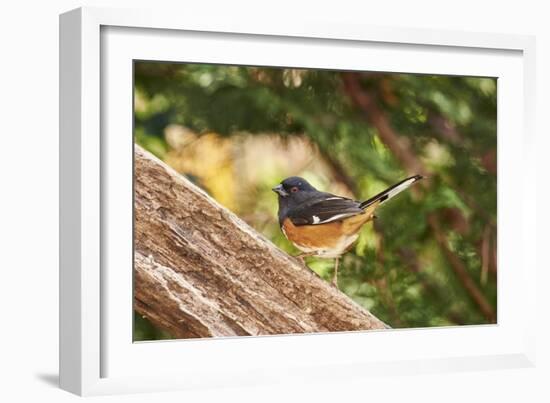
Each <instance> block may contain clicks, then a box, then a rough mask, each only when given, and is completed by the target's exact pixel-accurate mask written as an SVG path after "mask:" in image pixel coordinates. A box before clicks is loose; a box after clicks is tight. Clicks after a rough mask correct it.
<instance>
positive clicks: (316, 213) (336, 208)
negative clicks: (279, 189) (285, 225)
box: [288, 194, 363, 225]
mask: <svg viewBox="0 0 550 403" xmlns="http://www.w3.org/2000/svg"><path fill="white" fill-rule="evenodd" d="M362 212H363V210H362V209H361V207H360V203H359V202H356V201H354V200H351V199H347V198H345V197H339V196H334V195H330V194H328V195H326V196H323V197H322V198H321V199H316V200H311V201H308V202H306V203H303V204H301V205H299V206H297V207H295V208H293V209H291V210H290V211H289V212H288V217H289V218H290V219H291V220H292V223H293V224H294V225H317V224H326V223H329V222H332V221H337V220H341V219H343V218H346V217H351V216H354V215H357V214H361V213H362Z"/></svg>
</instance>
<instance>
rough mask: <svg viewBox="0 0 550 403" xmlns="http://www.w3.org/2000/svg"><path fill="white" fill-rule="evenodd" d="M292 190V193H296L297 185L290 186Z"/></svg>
mask: <svg viewBox="0 0 550 403" xmlns="http://www.w3.org/2000/svg"><path fill="white" fill-rule="evenodd" d="M290 191H291V192H292V193H296V192H297V191H298V188H297V187H296V186H293V187H291V188H290Z"/></svg>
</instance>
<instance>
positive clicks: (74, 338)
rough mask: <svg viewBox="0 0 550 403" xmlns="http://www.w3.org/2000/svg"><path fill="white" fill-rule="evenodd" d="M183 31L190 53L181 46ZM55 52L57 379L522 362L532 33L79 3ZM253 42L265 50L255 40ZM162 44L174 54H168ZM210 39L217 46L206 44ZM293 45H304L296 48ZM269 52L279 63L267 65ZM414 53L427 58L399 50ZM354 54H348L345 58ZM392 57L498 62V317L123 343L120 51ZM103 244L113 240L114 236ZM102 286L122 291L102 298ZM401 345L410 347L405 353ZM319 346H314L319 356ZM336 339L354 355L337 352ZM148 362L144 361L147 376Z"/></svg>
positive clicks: (530, 231) (302, 374)
mask: <svg viewBox="0 0 550 403" xmlns="http://www.w3.org/2000/svg"><path fill="white" fill-rule="evenodd" d="M136 38H139V49H138V48H137V47H136ZM132 41H134V42H132ZM181 41H185V44H186V46H187V47H183V48H182V47H181V46H180V44H181V43H183V42H181ZM220 41H221V42H227V43H231V44H232V45H234V46H225V48H226V52H223V51H221V49H222V48H215V47H216V46H219V42H220ZM231 41H234V42H231ZM237 42H239V43H241V44H246V46H249V48H248V49H250V47H254V46H256V48H254V51H252V52H245V49H246V47H243V46H239V43H237ZM313 44H315V47H316V48H317V47H325V49H330V51H331V52H335V53H338V52H341V55H340V56H341V57H338V58H335V59H334V60H332V61H330V62H327V61H322V60H321V58H316V53H315V51H313V50H312V49H313V47H314V46H313ZM212 46H213V47H214V48H209V47H212ZM60 47H61V53H60V98H61V101H60V385H61V387H62V388H63V389H66V390H68V391H71V392H73V393H76V394H80V395H97V394H113V393H130V392H132V393H135V392H140V391H144V392H145V391H160V390H173V389H188V388H200V387H203V388H204V387H215V386H228V385H233V386H245V385H253V384H261V383H281V382H295V381H296V380H297V379H300V380H301V381H303V380H308V379H317V380H321V379H325V378H326V379H329V378H328V377H330V379H334V378H335V377H338V378H340V379H345V378H347V377H350V378H351V377H353V378H356V377H358V376H369V375H371V374H380V373H387V374H392V375H397V374H413V373H414V374H416V373H418V372H438V371H456V370H475V369H491V368H512V367H527V366H532V365H533V363H534V360H535V347H534V337H535V335H534V319H533V318H530V317H529V316H528V315H526V314H525V313H528V312H535V309H534V308H533V307H534V305H535V288H536V284H535V279H536V272H535V270H536V266H535V261H534V259H535V256H536V253H535V252H536V251H535V250H534V248H535V245H536V242H532V238H533V237H534V236H535V235H534V234H535V233H536V231H535V223H536V217H535V211H534V209H532V208H531V206H530V205H529V204H528V200H527V198H526V196H525V195H526V194H527V193H526V192H524V191H523V190H526V189H531V190H530V195H531V197H532V198H533V190H532V189H536V187H535V186H534V183H535V178H536V172H535V171H536V170H535V165H534V164H535V161H534V158H531V156H532V155H533V153H534V132H533V127H532V126H531V125H532V123H531V122H532V121H533V110H534V108H533V103H534V88H535V77H534V68H535V63H534V57H535V56H534V49H535V44H534V39H533V38H532V37H529V36H520V35H503V34H488V33H467V32H456V31H443V30H438V31H429V30H417V29H408V28H403V27H397V28H384V27H370V26H358V25H349V24H343V23H336V22H327V21H311V20H308V21H305V22H303V23H302V24H299V25H298V24H294V25H293V24H292V23H291V24H286V25H283V24H280V23H278V22H277V21H272V22H270V21H269V20H268V19H266V20H262V21H259V20H254V21H248V20H247V21H244V20H242V19H219V20H218V19H213V18H205V17H202V18H201V17H200V16H192V15H181V14H174V13H170V12H168V11H151V10H114V9H103V8H81V9H77V10H73V11H70V12H68V13H65V14H63V15H61V17H60ZM265 47H269V49H270V50H269V51H268V50H265V49H264V50H262V49H263V48H265ZM285 47H286V48H285ZM174 49H178V52H179V53H178V54H173V53H172V52H174ZM208 49H219V50H220V51H219V52H216V53H210V54H209V53H208ZM281 49H287V50H288V51H287V52H286V53H288V54H290V55H291V56H292V57H293V59H288V57H289V56H288V55H287V56H286V57H287V59H286V60H283V59H282V58H283V56H282V53H281V54H279V53H277V52H281ZM304 49H306V50H307V49H309V50H311V52H300V51H299V50H304ZM350 52H354V53H350ZM362 52H375V53H372V55H375V54H376V55H377V57H376V58H373V60H375V61H369V62H366V61H365V60H363V58H362V57H360V55H361V54H362ZM300 53H302V56H300ZM303 53H307V55H306V56H304V55H303ZM278 54H279V57H280V58H281V59H277V60H278V61H277V62H274V61H273V60H274V59H273V58H274V57H277V55H278ZM418 54H421V55H422V56H423V57H409V56H412V55H418ZM182 55H183V56H182ZM346 55H347V56H346ZM350 55H352V56H353V55H355V56H354V57H352V58H351V59H350ZM403 55H406V56H407V58H406V60H407V65H406V66H402V67H401V70H402V71H407V72H425V71H427V70H426V69H427V67H426V66H427V63H430V61H431V63H432V64H433V65H435V64H437V66H438V67H437V68H436V67H431V69H432V71H431V72H433V73H445V74H485V75H488V76H495V74H494V73H495V72H496V73H497V74H496V75H497V76H498V77H499V118H498V119H499V121H498V130H499V133H498V134H499V143H498V152H499V171H498V178H499V195H498V200H499V223H498V225H499V240H498V242H499V306H498V324H497V325H490V326H473V327H455V328H443V329H441V328H440V329H420V330H419V329H416V330H410V331H409V330H403V331H398V330H395V331H394V330H392V331H389V332H386V331H382V332H366V333H361V332H357V333H350V334H341V333H340V334H326V335H301V336H276V337H256V338H253V337H247V338H240V339H239V338H229V339H216V340H212V339H209V340H194V341H190V340H187V341H186V340H182V341H173V342H152V343H138V344H135V343H132V341H131V332H132V328H131V326H130V327H129V325H128V324H129V323H131V319H130V317H131V315H130V314H129V313H128V311H127V308H128V304H129V306H131V298H130V299H128V298H127V297H128V295H131V294H128V290H129V289H130V288H131V283H129V284H127V283H128V279H129V278H130V279H131V270H130V271H127V270H118V271H116V272H115V271H113V270H107V269H106V267H114V266H113V264H112V263H113V262H119V263H120V264H119V265H118V266H117V267H128V265H130V266H129V267H131V259H132V255H131V254H129V253H128V251H129V249H128V248H130V249H131V243H128V242H126V241H127V240H128V234H131V225H132V223H131V206H127V207H126V212H125V211H124V206H125V205H124V203H125V202H127V200H128V198H127V196H128V192H129V191H130V192H131V186H130V187H128V186H129V185H130V184H131V175H132V173H131V170H132V163H131V158H132V155H131V153H129V150H128V149H127V146H128V144H131V142H132V141H131V132H129V133H128V135H129V136H130V137H129V138H125V137H123V136H110V135H109V133H111V132H112V131H113V130H117V131H120V132H124V133H126V132H127V131H128V124H129V123H130V122H131V116H132V105H131V102H130V101H131V98H130V99H128V91H130V92H131V90H132V86H131V84H132V77H131V69H130V70H128V67H129V65H128V60H132V59H149V60H157V59H158V60H172V61H182V60H184V61H185V60H186V61H195V62H197V61H198V62H200V61H203V62H205V63H216V62H218V63H237V64H260V65H276V64H277V63H280V64H281V65H293V66H294V65H296V66H306V67H326V68H348V69H366V67H367V66H368V67H369V69H371V70H377V69H380V70H388V71H389V70H392V69H393V70H394V71H396V70H397V69H398V68H399V59H400V58H401V56H403ZM438 55H439V56H438ZM289 60H294V64H292V61H289ZM401 60H403V59H402V58H401ZM458 61H466V62H458ZM288 63H291V64H288ZM392 63H393V64H392ZM401 63H402V64H403V61H401ZM388 66H389V67H388ZM392 66H393V67H392ZM129 72H130V73H129ZM107 78H109V79H107ZM512 98H514V100H513V101H512ZM126 101H127V102H126ZM106 104H108V105H109V107H108V108H107V109H105V108H106V106H105V105H106ZM518 106H519V109H518ZM102 108H103V109H102ZM113 116H114V118H113ZM115 149H116V150H121V153H120V154H119V153H117V156H118V155H122V157H121V158H119V163H118V164H117V165H116V166H115V165H114V164H112V162H111V161H110V156H111V155H112V154H110V152H113V150H115ZM513 160H515V161H518V160H519V161H521V164H516V165H514V169H510V167H508V168H507V164H506V161H513ZM512 183H513V184H514V186H513V187H512V186H510V184H512ZM512 194H515V198H514V200H513V202H512V200H511V197H509V196H511V195H512ZM518 195H519V196H518ZM522 195H523V196H522ZM518 198H519V199H518ZM533 199H534V198H533ZM106 212H116V214H107V213H106ZM129 220H130V221H129ZM117 231H121V232H120V233H118V232H117ZM107 239H116V240H117V241H116V242H118V243H120V245H119V244H118V243H117V245H112V244H110V243H109V242H107ZM119 286H120V287H119ZM117 287H119V288H117ZM113 289H115V290H117V295H120V297H117V298H113ZM513 295H515V296H516V297H515V299H514V300H512V296H513ZM517 295H521V298H520V299H518V298H517ZM129 335H130V337H129ZM358 345H361V346H363V348H362V349H361V351H363V352H362V353H359V354H357V353H356V351H357V349H354V347H355V346H358ZM411 345H414V346H415V349H410V347H409V346H411ZM336 346H338V349H339V352H340V353H341V354H336V353H330V351H332V350H334V349H331V348H330V347H336ZM320 349H323V354H318V351H320ZM346 349H349V352H352V351H355V353H353V354H351V355H350V354H343V353H345V352H346ZM326 351H329V352H328V353H327V352H326ZM282 352H288V355H286V356H285V354H282ZM342 356H343V357H350V356H351V357H353V358H352V359H349V358H348V359H343V358H342ZM136 363H141V364H142V365H136ZM228 363H230V365H229V364H228ZM151 368H155V371H154V373H153V372H152V371H151V370H150V369H151ZM160 368H162V369H160ZM212 368H215V369H212Z"/></svg>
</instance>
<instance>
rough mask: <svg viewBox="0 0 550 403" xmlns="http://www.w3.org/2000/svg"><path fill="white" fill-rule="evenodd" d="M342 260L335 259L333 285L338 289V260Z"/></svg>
mask: <svg viewBox="0 0 550 403" xmlns="http://www.w3.org/2000/svg"><path fill="white" fill-rule="evenodd" d="M339 259H340V258H339V257H337V258H336V259H334V274H333V275H332V285H334V286H335V287H336V288H338V260H339Z"/></svg>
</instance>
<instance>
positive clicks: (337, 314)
mask: <svg viewBox="0 0 550 403" xmlns="http://www.w3.org/2000/svg"><path fill="white" fill-rule="evenodd" d="M134 208H135V256H134V287H135V288H134V289H135V291H134V307H135V310H136V311H137V312H138V313H139V314H141V315H143V316H145V317H147V318H148V319H149V320H150V321H151V322H152V323H154V324H155V325H156V326H158V327H160V328H162V329H165V330H167V331H168V332H169V333H170V334H171V335H172V336H174V337H179V338H188V337H215V336H239V335H262V334H263V335H267V334H289V333H311V332H330V331H346V330H369V329H383V328H386V327H387V326H386V325H385V324H384V323H383V322H381V321H380V320H379V319H377V318H376V317H374V316H373V315H372V314H371V313H369V312H368V311H366V310H365V309H363V308H362V307H360V306H359V305H357V304H356V303H355V302H353V301H352V300H351V299H349V298H348V297H347V296H346V295H344V294H342V293H341V292H340V291H338V290H337V289H336V288H334V287H333V286H331V285H330V284H329V283H327V282H325V281H324V280H322V279H321V278H320V277H319V276H317V275H316V274H315V273H314V272H312V271H311V270H310V269H309V268H307V267H306V266H304V265H302V264H300V263H298V262H297V261H296V259H294V258H292V257H290V256H288V255H287V254H285V253H284V252H282V251H281V250H279V249H278V248H277V247H275V246H274V245H273V244H272V243H271V242H269V241H268V240H266V239H265V238H264V237H263V236H262V235H260V234H258V233H257V232H256V231H254V230H253V229H252V228H250V227H249V226H248V225H247V224H246V223H244V222H243V221H242V220H240V219H239V218H238V217H237V216H235V215H234V214H233V213H231V212H230V211H228V210H227V209H225V208H224V207H222V206H220V205H219V204H218V203H217V202H216V201H214V200H213V199H211V198H210V197H209V196H208V195H206V194H205V193H204V192H203V191H202V190H200V189H199V188H197V187H196V186H195V185H193V184H192V183H191V182H189V181H188V180H186V179H185V178H184V177H183V176H181V175H179V174H178V173H177V172H175V171H174V170H172V169H171V168H169V167H168V166H167V165H165V164H164V163H163V162H161V161H159V160H158V159H156V158H155V157H154V156H152V155H151V154H149V153H148V152H146V151H144V150H143V149H142V148H140V147H139V146H137V145H136V147H135V202H134Z"/></svg>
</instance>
